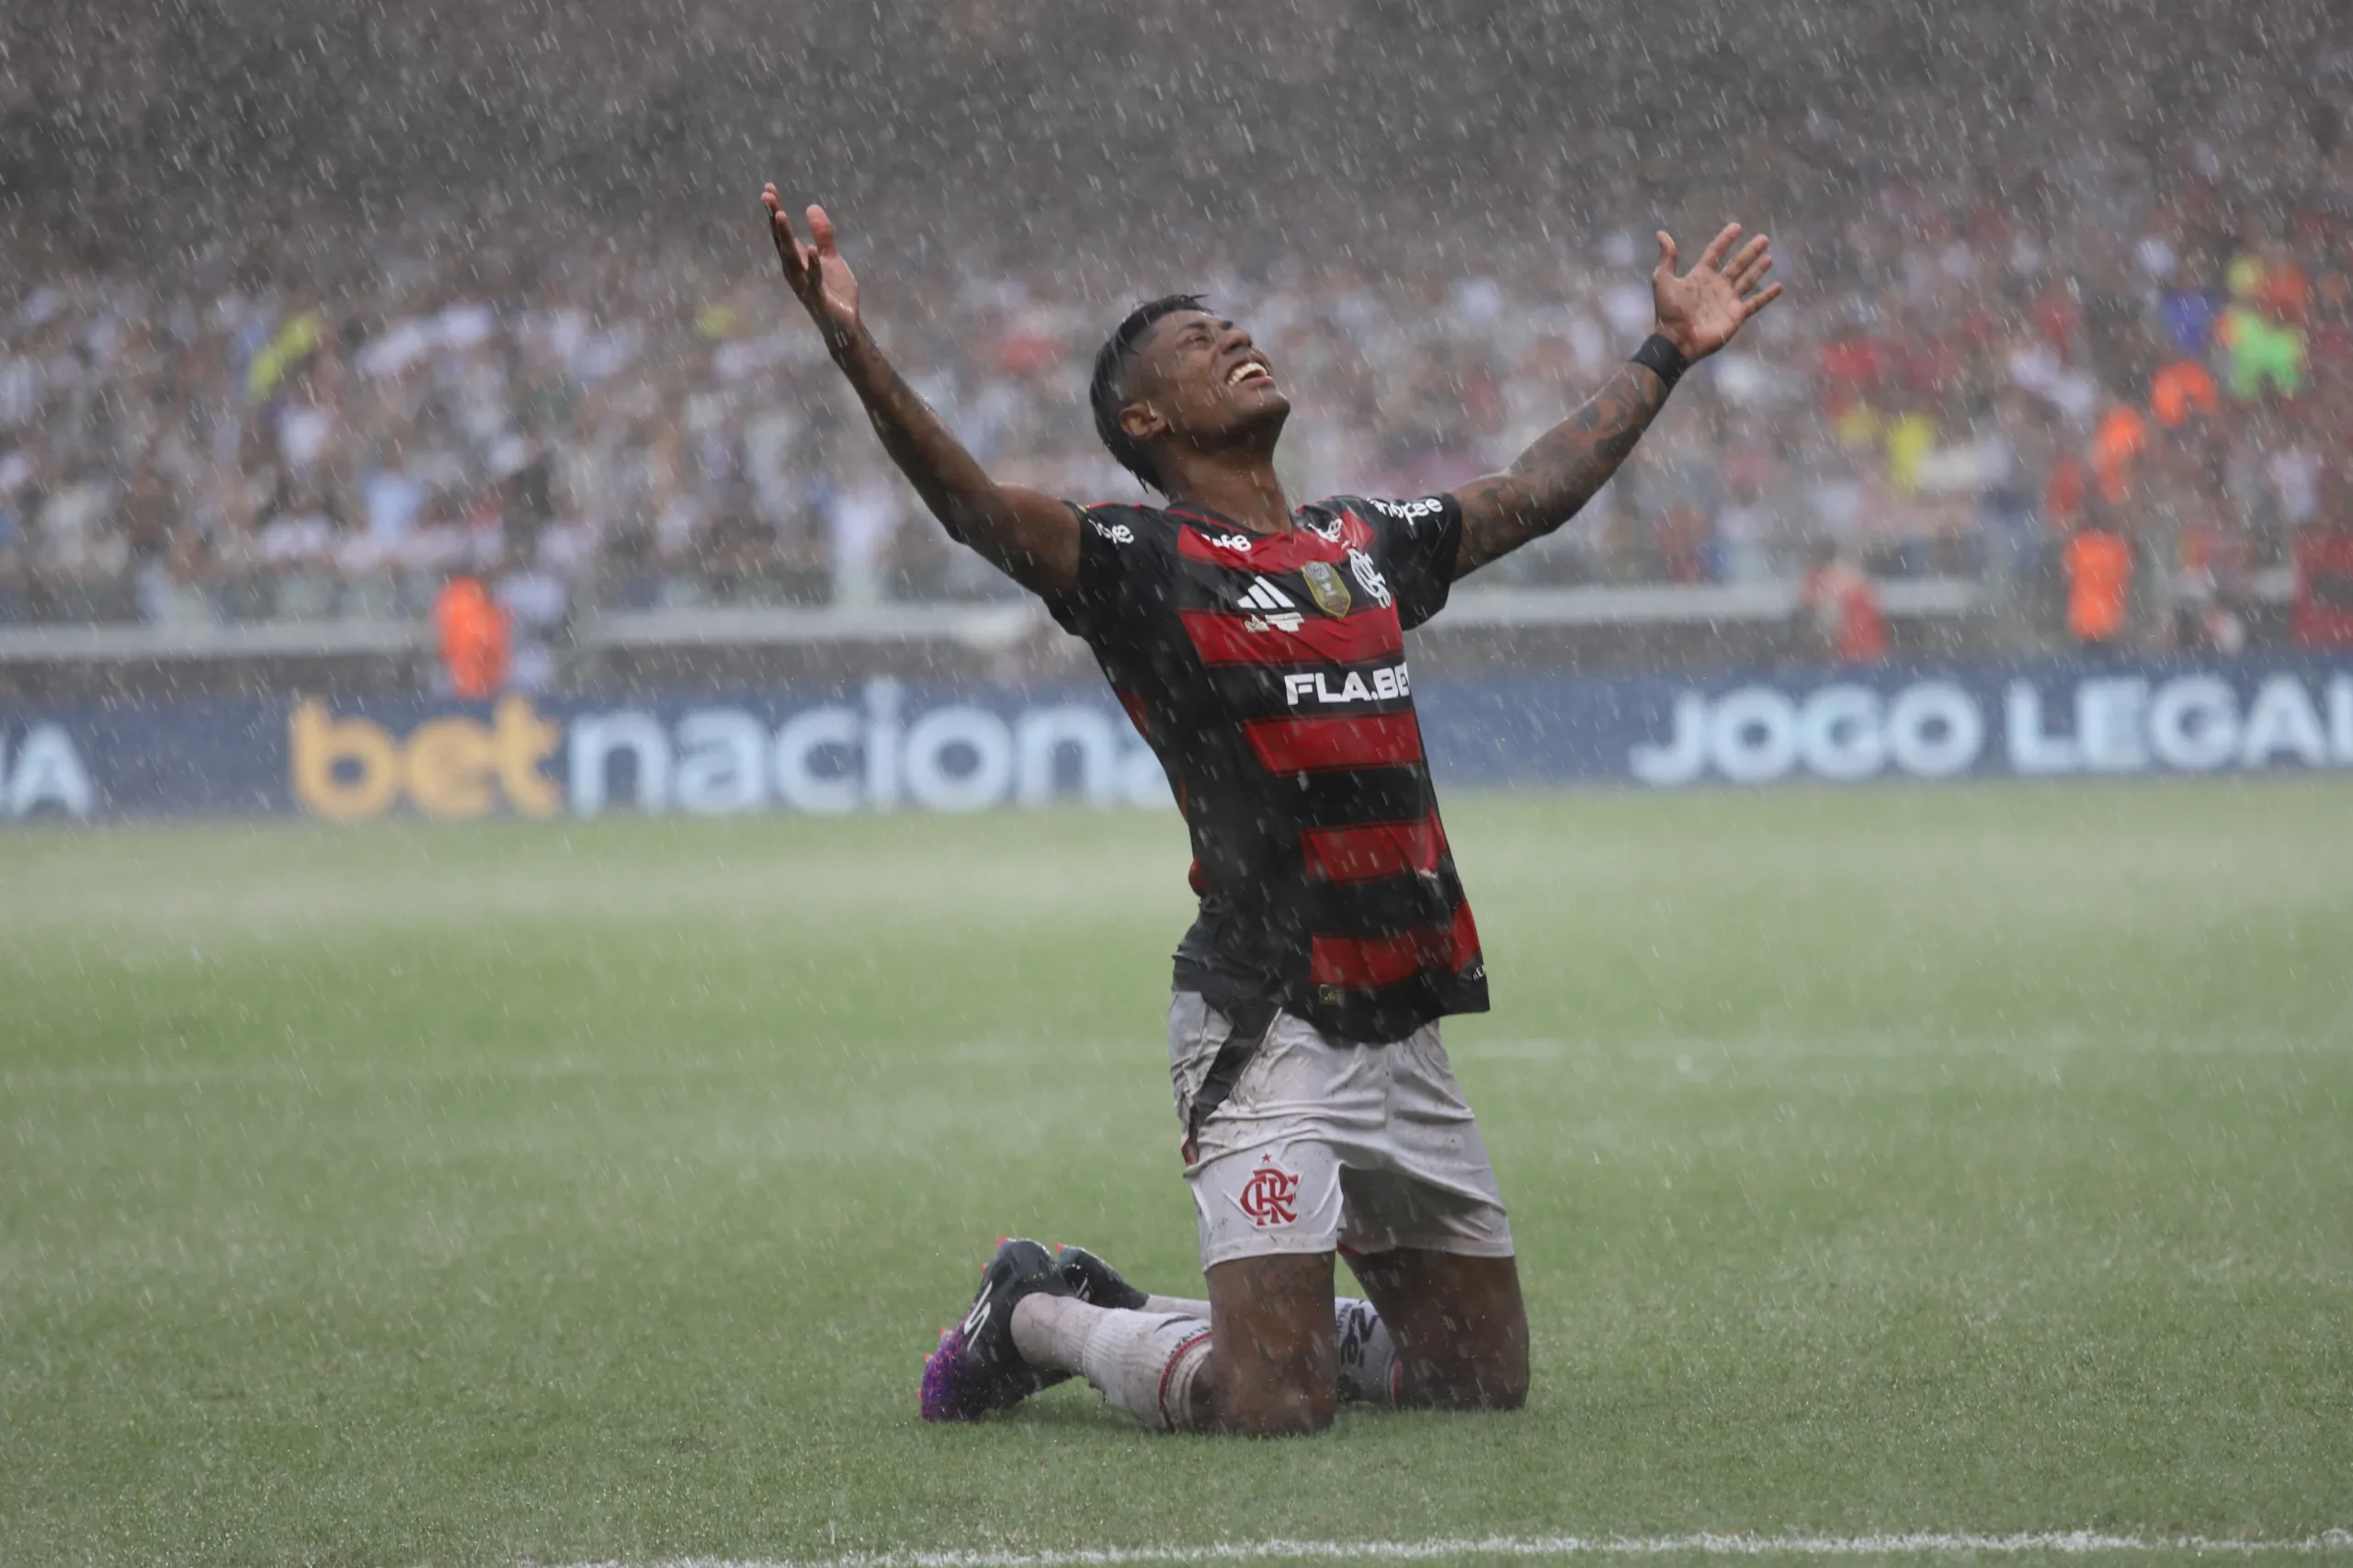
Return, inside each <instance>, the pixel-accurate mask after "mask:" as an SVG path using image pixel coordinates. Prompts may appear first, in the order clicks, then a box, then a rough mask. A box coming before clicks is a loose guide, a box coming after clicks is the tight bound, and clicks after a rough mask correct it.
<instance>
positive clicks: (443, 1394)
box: [0, 781, 2353, 1564]
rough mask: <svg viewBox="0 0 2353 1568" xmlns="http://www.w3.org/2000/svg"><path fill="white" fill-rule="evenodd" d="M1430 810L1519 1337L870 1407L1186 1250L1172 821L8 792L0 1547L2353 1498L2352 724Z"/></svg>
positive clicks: (260, 1549) (1459, 1530) (1866, 1515)
mask: <svg viewBox="0 0 2353 1568" xmlns="http://www.w3.org/2000/svg"><path fill="white" fill-rule="evenodd" d="M1449 826H1450V827H1451V829H1452V833H1453V837H1454V840H1455V843H1456V846H1457V851H1458V855H1459V858H1460V859H1461V865H1462V869H1463V874H1464V877H1465V880H1466V881H1467V883H1468V885H1469V887H1470V889H1471V894H1472V903H1473V905H1474V907H1475V908H1476V909H1477V911H1478V914H1479V918H1480V926H1481V929H1482V931H1483V935H1484V937H1485V939H1486V949H1487V954H1488V958H1489V960H1490V965H1491V968H1492V971H1493V972H1494V975H1495V1012H1494V1013H1493V1014H1491V1015H1488V1016H1486V1017H1480V1018H1474V1019H1465V1020H1460V1021H1458V1022H1456V1023H1454V1024H1451V1025H1450V1026H1449V1042H1450V1044H1451V1046H1452V1049H1453V1051H1454V1054H1455V1056H1456V1061H1457V1066H1458V1070H1459V1072H1460V1074H1461V1078H1462V1080H1463V1082H1464V1084H1465V1085H1466V1086H1467V1088H1468V1090H1469V1092H1470V1095H1471V1097H1472V1103H1473V1104H1474V1105H1475V1106H1476V1107H1477V1108H1478V1109H1479V1111H1480V1113H1481V1117H1482V1119H1483V1123H1484V1125H1485V1128H1486V1131H1487V1137H1488V1141H1489V1143H1490V1145H1491V1147H1492V1149H1493V1152H1494V1154H1495V1162H1496V1165H1497V1167H1498V1170H1499V1174H1500V1176H1501V1178H1502V1181H1503V1186H1504V1191H1505V1196H1506V1200H1507V1201H1508V1202H1509V1203H1510V1205H1511V1208H1512V1217H1513V1224H1514V1228H1515V1230H1516V1232H1517V1234H1518V1242H1519V1245H1520V1249H1521V1264H1522V1267H1523V1269H1524V1271H1525V1278H1526V1283H1527V1288H1528V1293H1529V1304H1530V1311H1531V1315H1532V1319H1533V1332H1534V1341H1535V1354H1536V1380H1537V1381H1536V1391H1535V1394H1534V1397H1533V1400H1532V1403H1531V1404H1530V1407H1529V1409H1528V1410H1527V1411H1525V1412H1524V1413H1521V1414H1519V1415H1510V1416H1501V1417H1450V1418H1449V1417H1438V1416H1430V1415H1407V1416H1400V1415H1378V1414H1370V1413H1367V1414H1354V1413H1351V1414H1347V1415H1344V1416H1343V1418H1342V1420H1341V1422H1340V1424H1339V1426H1338V1429H1337V1430H1336V1432H1335V1433H1334V1434H1332V1435H1331V1436H1329V1437H1324V1438H1319V1439H1314V1440H1309V1441H1302V1442H1297V1443H1292V1444H1288V1445H1279V1444H1278V1445H1266V1444H1251V1443H1242V1442H1226V1441H1214V1440H1193V1439H1169V1438H1154V1437H1147V1436H1145V1435H1143V1434H1142V1433H1141V1432H1140V1431H1138V1430H1136V1429H1134V1428H1133V1427H1132V1426H1131V1425H1130V1424H1129V1423H1127V1421H1126V1420H1125V1418H1124V1417H1121V1416H1119V1415H1115V1414H1113V1413H1111V1412H1109V1411H1108V1410H1106V1409H1105V1408H1104V1407H1103V1405H1102V1403H1101V1402H1100V1401H1099V1400H1098V1399H1097V1397H1096V1395H1095V1394H1094V1393H1093V1392H1091V1391H1090V1390H1088V1389H1086V1388H1085V1387H1084V1386H1083V1385H1072V1386H1069V1387H1065V1388H1063V1389H1060V1390H1056V1391H1054V1392H1051V1393H1049V1394H1047V1395H1045V1396H1042V1397H1041V1398H1040V1399H1039V1400H1037V1401H1036V1402H1034V1403H1033V1404H1032V1405H1030V1406H1029V1407H1028V1408H1026V1409H1024V1410H1022V1411H1019V1412H1017V1413H1014V1414H1013V1415H1009V1416H1007V1417H1004V1418H1000V1419H996V1420H993V1421H990V1422H988V1423H984V1424H982V1425H980V1426H974V1427H970V1428H961V1429H937V1428H928V1427H926V1426H922V1425H921V1424H919V1423H918V1422H917V1421H916V1420H915V1374H916V1369H917V1366H918V1363H919V1361H920V1358H921V1357H922V1356H923V1354H924V1352H925V1350H926V1348H927V1347H928V1346H929V1345H930V1343H931V1340H932V1338H933V1336H934V1335H935V1334H936V1332H937V1331H938V1328H939V1327H940V1326H941V1325H942V1324H946V1323H949V1322H950V1321H952V1320H953V1319H954V1318H955V1317H956V1316H957V1315H958V1314H959V1313H960V1312H961V1307H962V1305H963V1303H964V1301H965V1300H966V1299H967V1297H968V1295H969V1292H970V1290H971V1288H972V1282H973V1278H974V1271H975V1269H976V1268H977V1267H978V1265H979V1263H980V1261H981V1260H982V1258H983V1256H984V1255H985V1253H986V1252H987V1250H988V1247H989V1244H990V1242H991V1240H992V1238H994V1237H995V1236H996V1235H998V1234H999V1233H1003V1232H1006V1231H1014V1232H1019V1233H1031V1234H1036V1235H1040V1236H1042V1237H1044V1238H1046V1239H1049V1240H1068V1241H1084V1242H1086V1243H1088V1244H1093V1245H1095V1246H1097V1247H1099V1248H1100V1249H1101V1250H1102V1251H1104V1252H1105V1253H1106V1254H1107V1255H1108V1256H1110V1257H1111V1258H1113V1259H1114V1260H1115V1261H1117V1262H1118V1263H1120V1265H1122V1266H1123V1267H1126V1268H1127V1269H1128V1270H1129V1271H1130V1272H1131V1274H1132V1275H1134V1276H1135V1277H1138V1278H1141V1279H1142V1281H1144V1282H1145V1283H1147V1284H1149V1285H1152V1286H1154V1287H1156V1288H1159V1289H1162V1290H1172V1291H1173V1290H1190V1289H1192V1288H1193V1287H1194V1286H1195V1284H1196V1282H1197V1281H1198V1278H1199V1274H1198V1271H1197V1269H1196V1267H1195V1265H1194V1255H1193V1232H1192V1222H1191V1212H1190V1208H1189V1205H1188V1200H1187V1199H1186V1196H1185V1193H1184V1190H1183V1187H1182V1184H1181V1182H1180V1180H1179V1178H1178V1172H1177V1163H1176V1151H1175V1145H1176V1128H1175V1125H1174V1120H1173V1118H1172V1116H1171V1114H1170V1111H1169V1108H1168V1102H1167V1090H1166V1076H1165V1068H1164V1061H1163V1051H1164V1045H1163V1040H1162V1036H1161V1017H1162V1010H1163V1008H1164V1006H1165V987H1166V982H1167V963H1166V954H1167V952H1168V950H1169V949H1170V948H1171V947H1172V946H1173V944H1174V942H1175V939H1176V935H1177V933H1178V931H1179V930H1180V928H1181V926H1182V925H1183V922H1184V920H1185V917H1186V903H1187V901H1186V898H1185V895H1184V892H1183V887H1182V871H1183V860H1184V852H1183V845H1182V833H1181V829H1180V826H1179V824H1177V822H1176V819H1175V817H1174V815H1173V814H1170V813H1160V814H1149V813H1133V812H1121V813H1108V814H1095V813H1088V812H1077V811H1071V812H1046V813H1038V814H1007V815H999V816H991V817H986V818H981V819H963V820H949V819H939V818H915V817H899V818H892V819H865V820H854V821H846V822H826V823H819V822H812V821H790V820H765V821H756V822H742V823H734V824H675V825H674V824H661V823H608V824H590V825H570V826H519V825H498V826H487V827H483V828H479V829H468V830H449V829H429V828H426V827H423V826H389V827H381V828H376V829H369V830H363V831H347V832H339V831H325V830H319V829H312V828H302V827H292V826H283V825H280V826H262V827H245V826H211V827H204V828H169V829H165V828H155V829H137V830H128V831H121V832H117V833H110V834H85V833H64V832H55V833H51V832H23V833H17V834H12V835H0V1562H5V1563H8V1564H42V1563H78V1562H138V1563H179V1562H188V1563H293V1562H323V1563H324V1562H333V1563H384V1564H413V1563H422V1562H435V1563H458V1564H472V1563H514V1562H526V1561H533V1562H577V1561H619V1562H654V1561H658V1560H664V1559H674V1558H678V1557H682V1556H689V1555H704V1556H725V1557H733V1558H763V1559H782V1558H796V1559H807V1558H816V1557H828V1556H836V1555H839V1554H843V1553H847V1552H850V1551H905V1550H915V1549H938V1550H947V1551H983V1550H1000V1549H1001V1550H1006V1551H1033V1550H1040V1549H1061V1548H1086V1547H1109V1546H1134V1545H1170V1544H1176V1545H1187V1544H1197V1543H1203V1542H1210V1541H1217V1540H1227V1541H1247V1540H1267V1539H1273V1538H1288V1539H1293V1540H1390V1541H1418V1540H1428V1539H1431V1538H1437V1537H1445V1538H1461V1537H1478V1538H1486V1537H1498V1536H1512V1537H1529V1536H1538V1535H1546V1534H1562V1533H1566V1534H1574V1535H1578V1536H1582V1537H1599V1536H1613V1535H1620V1536H1627V1537H1650V1536H1654V1535H1655V1536H1673V1535H1678V1534H1683V1533H1686V1532H1693V1531H1755V1532H1765V1533H1775V1532H1813V1533H1820V1534H1829V1535H1836V1536H1841V1537H1847V1536H1857V1535H1871V1534H1876V1533H1881V1532H1905V1531H1972V1532H1997V1533H1998V1532H2008V1531H2040V1530H2046V1529H2092V1530H2102V1531H2110V1532H2116V1533H2120V1534H2127V1535H2136V1536H2145V1537H2151V1538H2166V1539H2173V1538H2178V1537H2182V1536H2189V1535H2199V1536H2207V1537H2215V1538H2231V1539H2234V1540H2262V1541H2284V1540H2300V1539H2310V1538H2313V1537H2315V1536H2318V1535H2319V1534H2320V1533H2321V1532H2324V1531H2326V1530H2328V1529H2331V1528H2341V1527H2346V1526H2348V1525H2353V789H2348V788H2347V786H2346V785H2344V784H2343V783H2334V784H2332V783H2327V782H2321V781H2307V782H2301V783H2297V782H2275V783H2265V784H2241V785H2235V786H2231V785H2188V784H2184V785H2178V786H2147V785H2143V786H2135V787H2129V788H2101V787H2092V786H2077V787H2073V788H2065V789H2050V790H2044V789H2038V788H2031V787H2023V786H2018V787H2006V788H1989V789H1983V790H1945V791H1929V790H1922V791H1906V790H1893V789H1890V790H1870V791H1859V792H1849V793H1828V792H1822V793H1787V794H1774V795H1762V796H1738V795H1732V794H1712V795H1698V796H1689V797H1678V798H1673V799H1661V798H1637V797H1631V796H1608V795H1586V796H1541V797H1539V796H1528V797H1504V796H1488V797H1481V796H1476V795H1463V796H1460V797H1458V798H1456V799H1455V800H1454V801H1453V802H1452V809H1451V810H1450V811H1449ZM2339 1544H2340V1545H2342V1544H2343V1543H2342V1541H2340V1543H2339Z"/></svg>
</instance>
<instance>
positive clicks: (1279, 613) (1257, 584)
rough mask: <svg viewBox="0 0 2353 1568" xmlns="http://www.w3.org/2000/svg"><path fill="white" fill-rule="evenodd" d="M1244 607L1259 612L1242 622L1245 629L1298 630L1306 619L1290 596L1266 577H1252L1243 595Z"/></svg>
mask: <svg viewBox="0 0 2353 1568" xmlns="http://www.w3.org/2000/svg"><path fill="white" fill-rule="evenodd" d="M1242 608H1244V609H1254V610H1256V611H1258V612H1259V613H1258V614H1256V615H1254V616H1252V617H1251V618H1250V619H1247V620H1245V621H1244V622H1243V623H1242V630H1243V631H1298V630H1299V627H1300V622H1301V621H1302V619H1305V618H1304V617H1303V616H1302V614H1301V613H1300V610H1299V607H1298V606H1297V605H1296V604H1295V603H1293V602H1292V600H1291V597H1290V595H1288V594H1286V593H1284V592H1283V591H1282V590H1281V589H1280V588H1278V587H1276V586H1275V585H1273V584H1272V583H1269V582H1267V580H1266V579H1265V578H1264V577H1253V578H1251V579H1250V586H1249V588H1248V589H1247V590H1246V591H1245V592H1244V594H1243V596H1242Z"/></svg>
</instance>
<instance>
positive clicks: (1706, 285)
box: [1454, 223, 1781, 578]
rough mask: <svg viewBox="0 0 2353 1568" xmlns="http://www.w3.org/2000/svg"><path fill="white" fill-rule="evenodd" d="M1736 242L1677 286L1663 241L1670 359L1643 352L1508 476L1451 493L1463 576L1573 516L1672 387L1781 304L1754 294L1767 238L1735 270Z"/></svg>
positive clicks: (1717, 242)
mask: <svg viewBox="0 0 2353 1568" xmlns="http://www.w3.org/2000/svg"><path fill="white" fill-rule="evenodd" d="M1739 238H1740V225H1739V224H1737V223H1730V224H1726V225H1725V227H1724V231H1723V233H1720V234H1718V235H1717V236H1716V237H1715V239H1714V240H1713V241H1712V242H1711V244H1709V246H1708V248H1707V249H1706V250H1704V251H1702V252H1701V253H1700V255H1699V265H1698V266H1696V267H1693V268H1692V269H1691V271H1690V273H1689V275H1688V276H1687V277H1682V278H1677V276H1676V275H1675V241H1674V240H1673V239H1672V238H1670V237H1669V236H1668V235H1667V234H1666V233H1665V232H1664V231H1662V232H1661V233H1660V234H1659V236H1658V267H1657V269H1656V270H1654V272H1652V274H1651V300H1652V303H1653V305H1654V307H1655V309H1656V310H1657V312H1658V334H1657V335H1658V336H1659V337H1661V338H1664V339H1665V346H1664V347H1665V348H1666V349H1668V350H1671V352H1661V351H1660V347H1659V346H1654V345H1653V344H1644V345H1643V354H1641V355H1639V356H1637V357H1636V358H1634V359H1633V360H1631V361H1630V362H1629V363H1627V364H1624V365H1620V367H1618V369H1617V370H1616V371H1615V372H1614V373H1613V374H1612V375H1611V376H1610V378H1609V380H1608V381H1605V382H1604V383H1602V388H1601V390H1600V391H1599V392H1596V393H1595V394H1594V395H1593V398H1592V401H1590V402H1588V403H1586V404H1585V406H1584V407H1582V408H1580V409H1578V410H1577V411H1576V412H1575V413H1574V414H1572V415H1569V416H1568V417H1567V418H1566V419H1564V420H1563V421H1562V422H1561V423H1560V424H1558V425H1555V426H1552V429H1550V430H1547V431H1546V432H1545V433H1544V434H1543V435H1541V436H1540V437H1537V438H1536V442H1535V444H1534V445H1533V446H1531V447H1529V449H1528V450H1526V451H1524V452H1522V453H1520V454H1519V456H1518V458H1515V459H1514V460H1512V465H1511V467H1509V468H1507V469H1506V470H1505V471H1504V472H1501V473H1496V474H1490V475H1488V476H1487V477H1486V478H1484V479H1474V480H1472V482H1471V483H1468V484H1466V485H1463V486H1462V487H1461V489H1459V490H1457V491H1456V492H1455V493H1454V494H1455V499H1456V500H1457V501H1459V502H1460V503H1461V506H1462V542H1461V546H1460V547H1459V549H1458V551H1457V552H1456V555H1455V558H1454V574H1455V576H1456V577H1458V578H1460V577H1461V576H1463V575H1465V574H1468V573H1472V572H1475V571H1477V570H1478V569H1479V568H1480V567H1482V566H1484V565H1485V564H1487V562H1491V561H1494V560H1495V559H1497V558H1498V557H1501V556H1505V555H1508V554H1510V553H1511V552H1512V551H1515V550H1518V548H1519V547H1520V546H1521V545H1523V544H1526V543H1528V542H1529V540H1534V539H1540V538H1542V537H1543V536H1544V535H1546V534H1548V533H1551V532H1552V530H1553V529H1554V528H1559V527H1560V526H1561V525H1562V524H1563V523H1565V522H1567V521H1568V520H1569V519H1570V518H1571V517H1574V516H1576V514H1577V509H1578V508H1579V507H1581V506H1584V505H1585V504H1586V502H1587V501H1589V500H1591V499H1592V498H1593V494H1594V492H1595V491H1597V490H1599V489H1600V488H1601V487H1602V486H1603V485H1604V484H1607V483H1608V482H1609V476H1610V475H1611V474H1613V473H1615V472H1618V465H1619V464H1620V463H1621V462H1624V461H1625V460H1626V454H1627V453H1628V452H1631V451H1632V450H1633V449H1634V443H1635V442H1636V441H1638V440H1640V439H1641V438H1642V434H1643V431H1644V430H1646V429H1648V428H1649V427H1650V423H1651V420H1652V419H1653V418H1654V417H1655V416H1656V415H1657V414H1658V411H1659V409H1660V408H1661V407H1663V406H1664V405H1665V403H1666V394H1667V392H1668V390H1669V388H1670V387H1671V386H1672V385H1673V384H1674V383H1673V381H1672V379H1671V378H1672V377H1673V376H1675V375H1679V374H1681V372H1682V368H1683V366H1685V365H1688V364H1690V363H1692V362H1693V361H1695V360H1699V359H1704V358H1707V357H1708V356H1709V355H1711V354H1713V353H1714V352H1715V351H1716V350H1717V349H1719V348H1722V347H1723V346H1724V345H1725V344H1727V343H1729V342H1731V341H1732V339H1733V334H1734V333H1737V332H1738V331H1739V330H1740V328H1741V324H1743V323H1744V322H1745V321H1747V320H1748V318H1749V317H1751V316H1753V315H1755V314H1756V312H1759V311H1761V310H1763V309H1764V308H1765V307H1766V306H1768V305H1769V304H1771V303H1772V302H1773V301H1775V300H1778V299H1779V298H1780V296H1781V286H1780V285H1779V283H1775V284H1773V285H1771V286H1770V287H1768V288H1765V289H1758V288H1757V287H1756V285H1757V284H1758V283H1759V282H1760V281H1762V279H1763V278H1764V277H1765V274H1766V273H1767V272H1768V271H1769V270H1770V269H1771V268H1772V266H1773V257H1772V256H1771V254H1770V253H1769V251H1768V248H1767V246H1768V242H1767V240H1766V238H1765V236H1764V235H1762V234H1759V235H1757V236H1756V238H1755V239H1753V240H1751V241H1749V242H1748V243H1747V244H1745V245H1742V246H1741V248H1740V252H1739V254H1738V255H1736V256H1733V257H1732V259H1731V261H1730V262H1729V263H1727V262H1726V261H1725V260H1724V257H1725V256H1726V255H1727V254H1728V253H1730V252H1731V250H1732V247H1733V244H1734V242H1736V241H1737V240H1738V239H1739Z"/></svg>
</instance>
